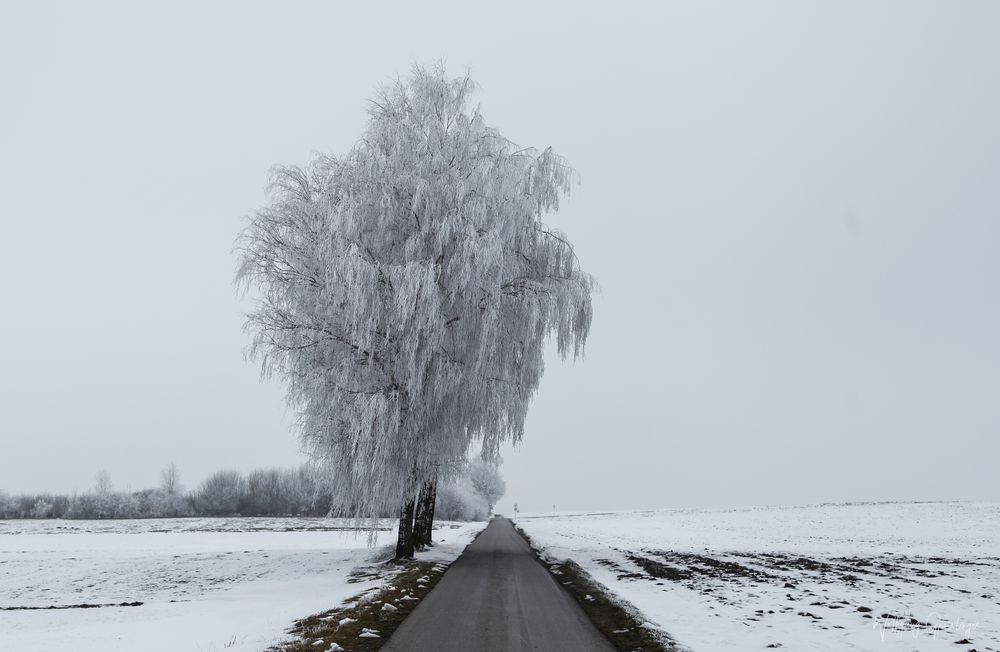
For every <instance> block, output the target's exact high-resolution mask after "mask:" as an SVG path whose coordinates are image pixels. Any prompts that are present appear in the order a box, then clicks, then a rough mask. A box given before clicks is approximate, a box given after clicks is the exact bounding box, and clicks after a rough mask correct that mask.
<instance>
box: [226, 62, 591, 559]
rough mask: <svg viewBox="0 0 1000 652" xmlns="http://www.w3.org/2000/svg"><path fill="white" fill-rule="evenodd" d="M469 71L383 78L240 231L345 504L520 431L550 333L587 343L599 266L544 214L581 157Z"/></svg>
mask: <svg viewBox="0 0 1000 652" xmlns="http://www.w3.org/2000/svg"><path fill="white" fill-rule="evenodd" d="M473 90H474V84H473V82H472V81H471V80H470V79H469V78H468V77H464V78H457V79H456V78H449V77H448V76H447V75H446V74H445V71H444V70H443V68H441V67H436V68H433V69H424V68H420V67H418V68H415V69H414V71H413V73H412V75H411V76H410V77H409V78H408V79H407V80H404V81H399V82H397V83H395V84H393V85H391V86H389V87H387V88H385V89H383V90H382V91H381V92H380V93H379V94H378V96H377V97H376V99H374V100H373V101H372V102H371V104H370V108H369V119H368V124H367V128H366V129H365V132H364V134H363V136H362V138H361V139H360V141H359V142H358V143H357V145H355V147H354V148H353V149H351V150H350V151H349V152H348V153H347V154H346V155H345V156H343V157H334V156H327V155H318V156H316V157H315V158H314V160H313V161H312V162H311V163H310V164H309V165H308V166H306V167H305V168H300V167H295V166H284V167H278V168H276V169H275V170H274V171H273V178H272V183H271V190H270V201H269V203H268V204H267V205H266V206H265V207H264V208H263V209H261V210H259V211H258V212H257V213H256V214H255V215H253V216H252V217H251V219H250V221H249V224H248V225H247V227H246V228H245V230H244V232H243V233H242V235H241V237H240V239H239V240H238V242H237V249H238V251H239V253H240V266H239V268H238V272H237V279H238V281H240V282H241V283H242V284H243V287H244V288H248V287H251V286H253V287H256V288H257V289H258V290H259V292H260V302H259V304H258V307H257V308H256V310H255V311H254V312H252V313H251V314H250V315H249V316H248V321H247V329H248V330H249V332H250V333H251V334H252V344H251V348H250V352H251V354H252V356H254V357H255V358H256V359H257V360H259V361H260V362H261V365H262V370H263V373H264V374H265V375H271V374H276V375H278V376H279V377H281V378H282V379H283V380H284V381H285V383H286V385H287V399H288V402H289V404H290V405H291V406H292V407H293V408H294V410H295V411H296V414H297V415H298V421H297V426H298V429H299V432H300V435H301V437H302V440H303V442H304V444H305V446H306V448H307V449H308V450H309V452H310V453H311V454H312V455H313V457H314V458H316V459H317V460H318V461H319V462H321V463H322V464H323V465H324V466H325V468H326V469H327V472H328V474H329V476H328V477H329V478H330V479H331V482H332V483H333V487H332V489H333V494H334V496H335V501H337V503H338V504H337V506H336V508H337V509H338V511H340V512H341V513H352V514H355V515H358V516H371V515H376V514H380V513H385V512H386V511H388V510H394V509H400V508H402V514H403V518H401V536H400V542H401V546H400V548H399V549H398V550H397V554H398V555H400V556H407V555H408V554H409V555H412V541H408V543H409V546H410V548H409V550H407V546H406V543H407V542H404V541H403V539H404V538H405V539H408V540H409V535H408V534H406V536H403V534H404V530H405V529H406V528H407V527H410V526H409V525H407V524H408V523H410V524H412V512H413V504H414V498H415V495H416V493H417V491H418V490H419V489H420V488H421V487H423V486H425V485H426V484H427V483H432V482H433V481H434V480H435V479H436V478H437V477H438V475H439V473H441V472H442V469H447V468H448V467H449V464H451V463H452V462H454V461H455V460H462V459H465V456H466V454H467V452H468V449H469V447H470V445H471V444H472V443H473V442H478V443H479V444H480V445H481V446H482V447H483V450H484V451H485V452H486V455H487V456H490V455H495V454H496V451H497V449H498V447H499V445H500V444H501V443H502V442H504V441H518V440H520V439H521V437H522V435H523V433H524V420H525V415H526V413H527V410H528V404H529V402H530V400H531V397H532V396H533V394H534V392H535V390H536V389H537V387H538V383H539V381H540V379H541V376H542V372H543V353H544V350H545V346H546V342H547V341H548V340H553V341H554V343H555V347H556V350H557V351H558V353H559V355H560V356H561V357H562V358H564V359H565V358H567V357H570V356H572V357H577V356H579V355H581V353H582V351H583V348H584V345H585V342H586V338H587V333H588V331H589V328H590V322H591V315H592V309H591V290H592V287H593V281H592V279H591V277H590V276H589V275H588V274H586V273H585V272H583V271H582V270H581V269H580V265H579V262H578V260H577V256H576V254H575V253H574V251H573V247H572V246H571V244H570V242H569V240H568V239H567V238H566V237H565V236H564V235H563V234H562V233H560V232H558V231H556V230H555V229H552V228H550V227H548V226H546V225H545V223H544V222H543V221H542V217H543V216H544V215H545V214H546V213H549V212H551V211H555V210H557V209H558V207H559V200H560V198H561V197H563V196H564V195H565V194H567V193H568V192H569V190H570V186H571V183H572V182H573V179H574V173H573V171H572V169H571V168H570V167H569V165H568V164H567V163H566V162H565V161H564V160H563V159H562V158H561V157H559V156H558V155H556V154H555V153H554V152H553V151H552V150H551V149H544V150H540V151H539V150H535V149H532V148H525V147H520V146H518V145H516V144H514V143H513V142H512V141H510V140H508V139H507V138H505V137H504V136H503V135H502V134H501V133H500V132H499V131H497V130H496V129H494V128H491V127H489V126H488V125H487V124H486V122H485V120H484V119H483V116H482V114H481V113H480V110H479V108H478V107H474V106H472V105H471V103H470V95H471V94H472V92H473Z"/></svg>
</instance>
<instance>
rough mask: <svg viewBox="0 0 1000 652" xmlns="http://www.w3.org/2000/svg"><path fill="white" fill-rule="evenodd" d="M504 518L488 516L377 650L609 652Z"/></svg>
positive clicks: (571, 600) (607, 643) (576, 607)
mask: <svg viewBox="0 0 1000 652" xmlns="http://www.w3.org/2000/svg"><path fill="white" fill-rule="evenodd" d="M614 649H615V648H614V647H612V645H611V643H610V642H608V640H607V639H606V638H605V637H604V636H603V635H602V634H601V633H600V632H599V631H597V628H596V627H594V625H593V623H591V622H590V620H589V619H588V618H587V616H586V614H584V613H583V610H582V609H581V608H580V605H578V604H577V603H576V602H575V601H574V600H573V598H572V597H570V595H569V594H568V593H566V591H564V590H563V589H562V587H560V586H559V585H558V584H557V583H556V582H555V580H554V579H553V578H552V575H550V574H549V572H548V570H547V569H545V568H544V567H543V566H542V565H541V563H539V561H538V558H537V557H536V556H535V553H534V552H533V551H532V550H531V548H530V547H529V546H528V544H527V543H525V541H524V539H522V538H521V536H520V535H519V534H518V533H517V532H516V531H515V530H514V527H513V526H512V525H511V523H510V521H508V520H507V519H503V518H495V519H493V521H492V522H491V523H490V524H489V526H488V527H487V528H486V530H484V531H483V533H482V534H480V535H479V537H478V538H477V539H476V540H475V541H474V542H473V543H472V544H471V545H470V546H469V547H468V548H466V550H465V552H464V553H463V554H462V556H461V557H459V558H458V560H456V561H455V563H453V564H452V565H451V567H450V568H449V569H448V571H447V572H446V573H445V574H444V577H442V578H441V581H440V582H438V584H437V586H435V587H434V589H433V590H431V592H430V593H429V594H428V595H427V597H425V598H424V599H423V600H422V601H421V602H420V604H419V605H417V608H416V609H414V610H413V613H411V614H410V615H409V616H408V617H407V618H406V620H404V621H403V624H402V625H400V627H399V629H397V630H396V632H395V634H393V635H392V637H391V638H390V639H389V641H388V643H387V644H386V645H385V647H383V648H382V650H383V652H519V651H524V650H539V651H544V652H590V651H591V650H593V651H595V652H614Z"/></svg>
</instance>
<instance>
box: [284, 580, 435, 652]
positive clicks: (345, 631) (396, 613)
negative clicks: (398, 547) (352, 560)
mask: <svg viewBox="0 0 1000 652" xmlns="http://www.w3.org/2000/svg"><path fill="white" fill-rule="evenodd" d="M447 569H448V564H446V563H444V562H421V561H417V562H411V563H409V564H406V565H405V566H395V565H393V564H391V563H387V564H382V565H380V566H377V567H369V568H366V569H359V570H357V571H355V572H354V573H353V574H352V576H351V579H352V580H353V581H355V582H361V581H365V580H369V579H374V578H390V579H389V581H388V583H387V584H386V585H385V586H384V587H383V588H381V589H377V590H374V591H372V590H369V591H366V592H364V593H361V594H359V595H356V596H355V597H353V598H351V599H350V600H348V601H347V602H346V603H344V604H343V605H341V606H339V607H337V608H335V609H330V610H329V611H324V612H322V613H318V614H314V615H312V616H309V617H308V618H303V619H302V620H298V621H296V622H295V624H294V625H293V626H292V628H291V629H290V630H289V632H288V633H289V634H290V635H291V636H292V638H291V640H289V641H285V642H282V643H279V644H278V645H275V646H272V647H270V648H268V651H267V652H305V651H306V650H309V652H332V651H336V650H350V651H351V652H374V651H375V650H380V649H381V648H382V646H383V645H385V642H386V641H388V640H389V637H390V636H392V633H393V632H394V631H396V628H397V627H399V625H400V623H402V622H403V620H404V619H405V618H406V617H407V616H408V615H409V614H410V612H411V611H413V609H414V607H416V606H417V605H418V604H420V600H422V599H423V597H424V596H425V595H427V593H428V592H430V590H431V589H432V588H434V586H435V585H436V584H437V583H438V581H439V580H440V579H441V576H442V575H444V572H445V571H446V570H447ZM348 581H351V580H348Z"/></svg>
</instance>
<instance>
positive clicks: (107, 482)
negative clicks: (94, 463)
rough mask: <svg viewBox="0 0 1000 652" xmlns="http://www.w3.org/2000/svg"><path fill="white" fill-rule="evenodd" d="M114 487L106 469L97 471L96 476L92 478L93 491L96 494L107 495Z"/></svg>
mask: <svg viewBox="0 0 1000 652" xmlns="http://www.w3.org/2000/svg"><path fill="white" fill-rule="evenodd" d="M114 488H115V487H114V485H113V484H112V483H111V474H110V473H108V472H107V471H106V470H101V471H99V472H98V473H97V478H96V479H95V480H94V492H95V493H96V494H97V495H98V496H107V495H109V494H110V493H111V492H112V491H114Z"/></svg>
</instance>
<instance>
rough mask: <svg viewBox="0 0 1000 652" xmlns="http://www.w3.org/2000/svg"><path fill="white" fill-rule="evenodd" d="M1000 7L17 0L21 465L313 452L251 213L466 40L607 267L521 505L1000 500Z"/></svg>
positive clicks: (555, 375)
mask: <svg viewBox="0 0 1000 652" xmlns="http://www.w3.org/2000/svg"><path fill="white" fill-rule="evenodd" d="M362 4H363V5H364V6H361V5H362ZM612 4H614V9H613V10H612V9H610V7H611V5H612ZM997 34H1000V4H998V3H995V2H972V1H964V2H947V1H940V2H920V1H915V0H907V1H905V2H884V1H879V2H871V1H864V2H860V1H859V2H852V1H845V0H836V1H831V2H799V1H795V2H792V1H789V2H743V1H736V0H734V1H732V2H706V1H704V0H697V1H695V0H691V1H689V2H660V3H651V2H643V3H633V4H629V3H579V2H566V3H553V4H546V3H540V2H537V1H531V2H524V3H519V2H505V3H499V4H497V3H494V4H491V5H489V8H488V9H486V8H479V7H478V6H476V5H473V4H470V3H468V2H454V3H428V2H421V3H399V5H398V6H397V5H390V4H388V3H376V2H371V3H332V2H326V3H320V2H314V3H307V2H232V3H228V4H227V3H204V2H177V1H175V2H169V3H152V2H148V3H147V2H134V1H131V0H130V1H128V2H120V3H105V2H87V3H78V2H65V3H41V2H19V1H13V2H11V1H10V0H8V1H6V2H4V4H3V8H2V9H0V99H2V101H0V192H2V197H3V202H2V208H0V215H2V231H0V234H2V235H0V241H2V243H3V247H2V251H0V302H2V304H0V305H2V317H0V489H5V490H7V491H8V492H11V491H24V490H31V491H33V490H42V489H51V490H58V491H65V490H72V489H74V488H77V489H84V488H87V487H89V486H91V485H92V484H93V480H94V476H95V475H96V473H97V472H98V471H99V470H100V469H107V470H108V472H109V473H110V474H111V477H112V479H113V480H114V481H115V483H116V485H117V486H119V487H125V486H131V487H132V488H140V487H145V486H152V485H154V484H155V483H156V482H157V474H158V470H159V469H160V468H161V467H162V466H164V465H165V464H166V463H167V462H169V461H170V460H174V461H176V462H177V464H178V465H179V466H180V468H181V471H182V475H183V479H184V480H185V481H186V482H187V483H188V484H189V485H193V484H195V483H197V482H198V481H199V480H200V479H201V478H203V477H204V476H205V475H206V474H208V473H209V472H211V471H214V470H216V469H219V468H222V467H232V468H238V469H243V470H248V469H250V468H252V467H254V466H270V465H291V464H295V463H298V462H299V461H301V460H302V459H303V457H302V454H301V453H300V450H299V446H298V443H297V441H296V439H295V438H294V436H293V435H292V434H291V433H290V430H289V427H290V424H291V415H290V414H288V412H287V411H286V409H285V407H284V404H283V398H282V397H283V394H282V390H281V388H280V386H278V385H277V384H261V383H259V382H258V377H257V370H256V369H255V368H254V367H253V366H251V365H250V364H248V363H246V362H244V360H243V357H242V350H243V347H244V346H245V344H246V342H247V339H246V337H245V336H244V334H243V333H242V332H241V330H240V329H241V324H242V312H243V311H244V310H245V309H246V308H247V305H246V304H245V303H243V302H241V301H240V300H239V299H238V298H237V296H236V294H235V291H234V288H233V286H232V284H231V280H232V273H233V269H234V258H233V256H232V255H231V253H230V249H231V246H232V242H233V239H234V237H235V236H236V234H237V232H238V231H239V229H240V227H241V224H242V221H241V220H242V217H243V216H244V215H246V214H247V213H249V212H251V211H252V210H254V209H255V208H256V207H258V206H260V205H261V204H262V203H263V202H264V199H265V197H264V184H265V181H266V173H267V170H268V168H269V167H270V166H271V165H273V164H276V163H304V162H306V161H307V160H308V158H309V157H310V155H311V153H312V152H313V151H316V150H319V151H328V152H335V153H341V152H344V151H346V150H347V149H348V148H349V147H350V146H351V145H352V144H353V142H354V141H355V140H356V138H357V137H358V136H359V134H360V132H361V130H362V128H363V125H364V120H365V113H364V110H365V103H364V98H367V97H371V96H372V95H373V92H374V90H375V88H376V87H377V86H378V85H380V84H382V83H384V82H387V81H389V80H391V79H392V78H394V77H395V76H397V75H399V74H405V73H406V72H407V71H408V69H409V67H410V66H411V64H412V63H414V62H421V63H432V62H433V61H435V60H436V59H441V58H443V59H445V60H446V61H447V62H448V65H449V68H450V69H451V70H452V71H453V72H454V73H455V74H461V73H463V72H464V71H465V70H466V69H467V68H468V69H469V70H470V71H471V74H472V77H473V78H474V79H475V80H476V81H477V82H478V83H479V84H480V85H481V92H480V93H479V100H480V101H481V103H482V106H483V111H484V114H485V116H486V118H487V120H488V121H489V122H490V123H491V124H493V125H495V126H497V127H499V128H500V129H501V130H502V131H503V132H504V133H505V134H506V135H507V136H509V137H511V138H512V139H514V140H516V141H518V142H520V143H522V144H525V145H534V146H546V145H552V146H553V147H554V148H555V149H556V150H557V151H559V152H561V153H562V154H563V155H565V156H566V157H567V158H568V159H569V160H570V161H571V162H572V163H573V164H574V165H575V167H577V169H578V170H579V172H580V176H581V180H582V184H581V185H580V187H579V188H578V189H577V190H576V191H575V192H574V195H573V197H572V199H571V201H570V202H568V204H567V205H566V206H565V208H564V210H563V211H562V212H561V213H560V214H559V216H558V217H556V218H554V219H552V220H551V221H552V222H553V223H555V224H556V225H558V226H559V227H560V228H562V229H564V230H565V231H566V232H568V233H569V235H570V236H571V238H572V239H573V241H574V243H575V244H576V246H577V250H578V253H579V255H580V257H581V259H582V262H583V264H584V266H585V268H587V269H588V270H589V271H590V272H592V273H593V274H595V275H596V276H597V277H598V279H599V281H600V283H601V285H602V293H601V294H600V296H599V297H598V298H597V301H596V305H595V319H594V326H593V331H592V337H591V340H590V344H589V347H588V352H587V357H586V359H585V360H584V361H583V362H582V363H579V364H576V365H565V366H563V365H561V364H559V363H557V362H556V361H555V360H554V359H553V361H552V362H551V363H550V365H549V369H548V372H547V374H546V377H545V379H544V381H543V383H542V388H541V390H540V391H539V393H538V395H537V398H536V399H535V402H534V405H533V408H532V412H531V414H530V416H529V420H528V426H527V435H526V438H525V441H524V443H523V445H522V446H521V447H520V449H519V450H517V451H514V452H510V453H508V454H507V455H506V456H505V457H506V461H507V463H506V465H505V473H506V476H507V480H508V498H507V499H506V500H505V501H504V502H503V503H502V504H501V506H500V507H501V508H502V509H509V505H510V504H511V503H512V502H514V501H516V502H518V503H520V505H521V508H522V509H535V510H538V509H551V507H552V505H555V506H556V507H557V508H559V509H586V508H598V509H605V508H626V507H656V506H664V507H667V506H701V505H733V504H773V503H805V502H817V501H839V500H883V499H902V500H907V499H989V500H1000V480H998V478H997V465H998V462H1000V441H998V436H997V435H998V434H1000V302H998V280H1000V255H998V253H1000V252H998V247H1000V220H998V218H1000V215H998V213H1000V178H998V176H1000V120H998V116H1000V86H998V83H997V82H998V80H1000V40H998V39H997Z"/></svg>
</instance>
